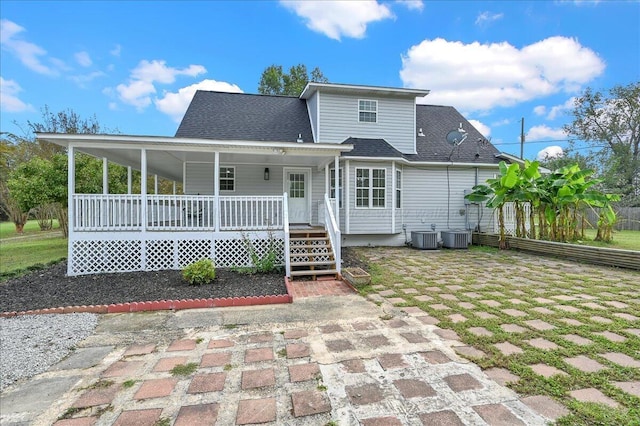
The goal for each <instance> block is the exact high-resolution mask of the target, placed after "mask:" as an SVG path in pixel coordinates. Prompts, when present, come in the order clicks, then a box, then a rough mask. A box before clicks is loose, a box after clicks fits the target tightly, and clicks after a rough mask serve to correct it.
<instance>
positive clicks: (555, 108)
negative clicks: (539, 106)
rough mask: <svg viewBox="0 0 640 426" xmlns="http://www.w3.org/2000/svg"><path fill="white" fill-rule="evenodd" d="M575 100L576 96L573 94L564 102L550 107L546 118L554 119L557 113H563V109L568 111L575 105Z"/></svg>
mask: <svg viewBox="0 0 640 426" xmlns="http://www.w3.org/2000/svg"><path fill="white" fill-rule="evenodd" d="M575 101H576V97H575V96H573V97H571V98H569V99H567V101H566V102H565V103H563V104H560V105H556V106H553V107H551V109H550V110H549V114H548V115H547V118H548V119H549V120H555V119H556V117H557V116H558V115H560V114H564V112H565V111H569V110H570V109H573V107H574V106H575Z"/></svg>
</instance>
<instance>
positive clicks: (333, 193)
mask: <svg viewBox="0 0 640 426" xmlns="http://www.w3.org/2000/svg"><path fill="white" fill-rule="evenodd" d="M343 173H344V170H343V169H340V174H339V179H338V180H339V182H340V200H338V205H339V206H340V207H339V208H342V200H343V199H344V185H343V184H342V182H344V178H343V177H342V176H343ZM329 181H330V182H329V198H332V199H333V198H336V169H330V170H329Z"/></svg>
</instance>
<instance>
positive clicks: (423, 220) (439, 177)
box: [402, 166, 496, 236]
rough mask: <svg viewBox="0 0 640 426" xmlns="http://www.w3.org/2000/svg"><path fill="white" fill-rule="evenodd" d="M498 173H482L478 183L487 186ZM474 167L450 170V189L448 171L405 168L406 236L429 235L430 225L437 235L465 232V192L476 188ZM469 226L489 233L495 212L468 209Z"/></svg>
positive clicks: (435, 168) (493, 170) (485, 171)
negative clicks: (437, 232) (447, 230)
mask: <svg viewBox="0 0 640 426" xmlns="http://www.w3.org/2000/svg"><path fill="white" fill-rule="evenodd" d="M495 170H496V169H488V168H487V169H479V173H478V182H479V183H484V182H485V181H486V179H488V178H490V177H492V176H493V174H494V173H495ZM475 173H476V172H475V168H474V167H449V184H448V185H447V170H446V167H444V166H441V167H420V168H417V167H416V168H414V167H411V168H408V167H405V168H404V172H403V191H404V199H403V206H402V219H403V222H402V223H403V224H405V225H406V227H407V234H408V235H409V236H410V235H411V231H429V230H431V224H435V225H436V230H437V231H442V230H446V229H465V228H466V226H467V223H466V214H465V204H464V190H465V189H471V188H472V187H473V186H474V185H475ZM468 217H469V225H473V224H475V223H477V222H478V218H480V222H481V223H480V227H481V230H482V229H483V230H487V226H489V225H490V224H491V217H492V211H491V209H487V208H484V207H482V208H481V209H480V210H478V207H477V205H470V206H469V207H468Z"/></svg>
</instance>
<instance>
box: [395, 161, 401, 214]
mask: <svg viewBox="0 0 640 426" xmlns="http://www.w3.org/2000/svg"><path fill="white" fill-rule="evenodd" d="M400 208H402V171H400V170H396V209H400Z"/></svg>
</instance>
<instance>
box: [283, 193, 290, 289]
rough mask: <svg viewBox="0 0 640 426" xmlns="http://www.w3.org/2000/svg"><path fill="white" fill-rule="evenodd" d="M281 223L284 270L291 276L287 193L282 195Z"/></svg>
mask: <svg viewBox="0 0 640 426" xmlns="http://www.w3.org/2000/svg"><path fill="white" fill-rule="evenodd" d="M282 225H283V226H284V271H285V275H286V276H287V277H289V278H291V253H290V250H291V249H290V248H289V195H288V194H287V193H286V192H285V193H284V194H283V195H282Z"/></svg>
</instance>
